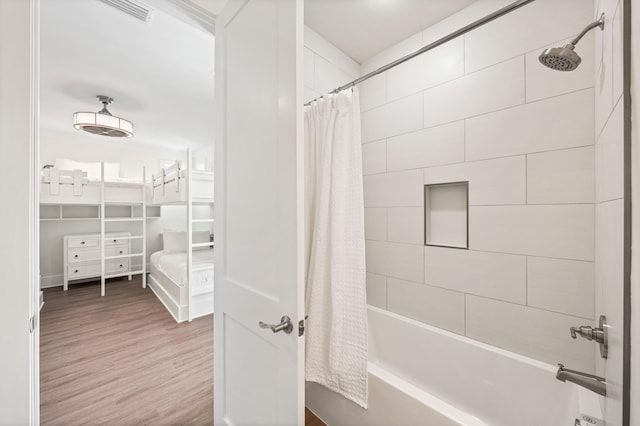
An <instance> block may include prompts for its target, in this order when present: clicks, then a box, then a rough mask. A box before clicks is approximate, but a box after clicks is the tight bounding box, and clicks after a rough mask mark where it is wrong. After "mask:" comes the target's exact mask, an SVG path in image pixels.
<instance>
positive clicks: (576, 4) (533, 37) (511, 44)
mask: <svg viewBox="0 0 640 426" xmlns="http://www.w3.org/2000/svg"><path fill="white" fill-rule="evenodd" d="M592 14H593V2H591V1H584V0H562V1H557V0H537V1H535V2H533V3H530V4H528V5H526V6H524V7H521V8H520V9H518V10H515V11H513V12H511V13H509V14H507V15H505V16H502V17H500V19H496V20H494V21H491V22H490V23H488V24H486V25H483V26H482V27H480V28H477V29H475V30H474V31H472V32H470V33H468V34H466V35H465V69H466V72H467V73H469V72H473V71H475V70H478V69H481V68H484V67H487V66H489V65H492V64H495V63H498V62H500V61H503V60H505V59H508V58H512V57H514V56H517V55H520V54H522V53H524V52H528V51H530V50H533V49H536V48H538V47H539V46H544V45H546V44H549V43H552V42H554V41H556V40H562V39H565V38H568V37H571V36H572V35H574V34H578V33H579V32H580V31H581V30H582V29H583V28H584V26H585V25H586V23H589V22H591V18H592Z"/></svg>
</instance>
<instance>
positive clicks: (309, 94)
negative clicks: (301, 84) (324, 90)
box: [304, 87, 322, 103]
mask: <svg viewBox="0 0 640 426" xmlns="http://www.w3.org/2000/svg"><path fill="white" fill-rule="evenodd" d="M320 96H322V94H321V93H318V92H316V91H315V90H313V89H309V88H308V87H305V88H304V103H307V102H310V101H312V100H314V99H318V98H319V97H320Z"/></svg>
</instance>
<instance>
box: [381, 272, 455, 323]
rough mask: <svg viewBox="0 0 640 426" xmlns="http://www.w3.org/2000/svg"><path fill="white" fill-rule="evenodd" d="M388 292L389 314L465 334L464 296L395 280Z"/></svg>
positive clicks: (392, 279)
mask: <svg viewBox="0 0 640 426" xmlns="http://www.w3.org/2000/svg"><path fill="white" fill-rule="evenodd" d="M387 292H388V293H387V294H388V300H387V306H388V309H389V310H390V311H391V312H395V313H397V314H400V315H404V316H406V317H409V318H413V319H415V320H418V321H421V322H424V323H426V324H431V325H434V326H436V327H440V328H444V329H445V330H449V331H453V332H454V333H458V334H464V294H462V293H458V292H455V291H450V290H444V289H442V288H437V287H431V286H428V285H426V284H419V283H415V282H409V281H402V280H397V279H394V278H389V280H388V282H387Z"/></svg>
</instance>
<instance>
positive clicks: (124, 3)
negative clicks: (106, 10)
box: [100, 0, 151, 22]
mask: <svg viewBox="0 0 640 426" xmlns="http://www.w3.org/2000/svg"><path fill="white" fill-rule="evenodd" d="M100 1H101V2H103V3H106V4H108V5H109V6H113V7H115V8H116V9H118V10H120V11H122V12H124V13H126V14H127V15H131V16H133V17H134V18H136V19H139V20H141V21H142V22H148V21H149V17H150V16H151V9H149V8H148V7H147V6H145V5H143V4H142V3H139V2H134V1H131V0H100Z"/></svg>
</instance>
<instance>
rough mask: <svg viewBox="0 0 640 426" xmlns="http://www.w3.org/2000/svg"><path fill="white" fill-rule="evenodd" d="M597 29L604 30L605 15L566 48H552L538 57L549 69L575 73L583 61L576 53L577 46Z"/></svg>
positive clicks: (586, 28) (588, 26)
mask: <svg viewBox="0 0 640 426" xmlns="http://www.w3.org/2000/svg"><path fill="white" fill-rule="evenodd" d="M595 27H600V29H601V30H602V29H604V13H603V14H602V15H600V19H598V20H597V21H595V22H593V23H591V24H589V25H587V27H585V29H584V30H582V32H581V33H580V34H578V36H577V37H576V38H575V39H574V40H573V41H572V42H571V43H569V44H567V45H565V46H564V47H550V48H548V49H545V50H544V51H543V52H542V53H541V54H540V56H538V60H539V61H540V63H541V64H542V65H544V66H545V67H549V68H551V69H553V70H557V71H573V70H575V69H576V68H578V65H580V62H582V59H581V58H580V55H578V54H577V53H576V52H575V50H574V49H575V47H576V44H578V42H579V41H580V39H581V38H582V37H583V36H584V35H585V34H586V33H587V32H589V31H590V30H592V29H593V28H595Z"/></svg>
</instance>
